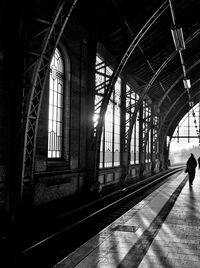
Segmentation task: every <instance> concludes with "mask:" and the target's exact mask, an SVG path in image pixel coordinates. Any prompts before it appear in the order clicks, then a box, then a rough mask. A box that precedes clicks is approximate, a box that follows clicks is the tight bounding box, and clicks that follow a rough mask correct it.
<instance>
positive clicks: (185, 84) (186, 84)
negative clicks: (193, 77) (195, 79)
mask: <svg viewBox="0 0 200 268" xmlns="http://www.w3.org/2000/svg"><path fill="white" fill-rule="evenodd" d="M183 85H184V88H185V89H189V88H191V83H190V79H189V78H188V77H184V78H183Z"/></svg>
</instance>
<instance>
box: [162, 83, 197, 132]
mask: <svg viewBox="0 0 200 268" xmlns="http://www.w3.org/2000/svg"><path fill="white" fill-rule="evenodd" d="M198 82H200V78H199V79H197V80H196V81H195V82H194V83H192V86H194V85H195V84H197V83H198ZM186 93H187V91H183V92H182V93H181V95H179V97H178V98H177V99H176V100H175V102H173V104H172V105H171V106H170V108H169V109H168V111H167V113H166V114H165V115H164V118H163V120H162V122H161V124H160V126H159V130H158V133H159V134H160V132H161V129H162V127H163V125H164V122H165V120H166V118H167V116H168V115H169V113H170V112H171V110H172V109H173V108H174V107H175V105H176V104H177V102H178V101H179V100H180V99H181V97H182V96H183V95H184V94H186ZM175 116H176V115H175Z"/></svg>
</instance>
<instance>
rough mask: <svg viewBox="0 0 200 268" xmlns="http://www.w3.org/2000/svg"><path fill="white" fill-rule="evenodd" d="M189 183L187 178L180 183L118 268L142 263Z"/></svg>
mask: <svg viewBox="0 0 200 268" xmlns="http://www.w3.org/2000/svg"><path fill="white" fill-rule="evenodd" d="M186 182H187V176H186V177H185V179H184V180H183V181H182V182H181V183H180V185H179V186H178V187H177V188H176V190H175V191H174V192H173V194H172V195H171V196H170V198H169V200H168V201H167V202H166V204H165V205H164V206H163V208H162V209H161V210H160V212H159V214H158V215H157V216H156V217H155V219H154V220H153V221H152V223H151V224H150V226H149V228H148V229H146V230H145V231H144V232H143V234H142V235H141V236H140V238H139V239H138V241H137V242H136V243H135V244H134V246H133V247H132V248H131V249H130V250H129V252H128V253H127V255H126V256H125V257H124V259H123V260H122V262H121V263H120V264H119V265H118V266H117V268H130V267H133V268H136V267H138V266H139V264H140V263H141V261H142V259H143V257H144V256H145V254H146V253H147V251H148V249H149V247H150V245H151V243H152V241H153V240H154V238H155V236H156V235H157V233H158V231H159V230H160V228H161V226H162V224H163V222H164V221H165V219H166V218H167V216H168V214H169V212H170V210H171V209H172V207H173V205H174V204H175V202H176V199H177V198H178V196H179V194H180V193H181V190H182V189H183V187H184V185H185V184H186Z"/></svg>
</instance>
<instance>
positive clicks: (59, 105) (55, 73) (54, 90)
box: [48, 49, 64, 158]
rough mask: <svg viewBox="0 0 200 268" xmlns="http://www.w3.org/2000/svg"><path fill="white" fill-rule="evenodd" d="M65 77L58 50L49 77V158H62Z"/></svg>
mask: <svg viewBox="0 0 200 268" xmlns="http://www.w3.org/2000/svg"><path fill="white" fill-rule="evenodd" d="M63 76H64V65H63V60H62V57H61V54H60V52H59V50H58V49H56V50H55V53H54V55H53V58H52V61H51V65H50V76H49V116H48V158H60V157H62V147H63V134H62V133H63V129H62V123H63V81H64V79H63Z"/></svg>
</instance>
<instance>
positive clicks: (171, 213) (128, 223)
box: [54, 169, 200, 268]
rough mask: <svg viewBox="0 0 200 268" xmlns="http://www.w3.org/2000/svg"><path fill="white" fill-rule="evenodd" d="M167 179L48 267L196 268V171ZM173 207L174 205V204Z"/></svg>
mask: <svg viewBox="0 0 200 268" xmlns="http://www.w3.org/2000/svg"><path fill="white" fill-rule="evenodd" d="M196 171H197V172H196V178H195V181H194V183H193V186H192V188H190V187H189V183H188V180H187V177H186V174H185V173H181V174H180V175H178V176H177V178H176V179H171V180H169V181H167V182H166V183H165V184H164V185H162V186H161V187H160V188H159V189H157V190H156V191H155V192H153V193H152V194H150V195H149V196H148V197H147V198H145V199H144V200H143V201H141V202H140V203H139V204H137V205H136V206H134V207H133V208H132V209H131V210H129V211H128V212H127V213H125V214H124V215H123V216H122V217H120V218H119V219H117V220H116V221H115V222H113V224H111V225H110V226H108V227H107V228H105V229H104V230H103V231H102V232H100V233H99V234H98V235H96V236H95V237H93V238H92V239H90V240H89V241H88V242H86V243H85V244H84V245H82V246H81V247H80V248H78V249H77V250H75V251H74V252H72V253H71V254H70V255H69V256H66V258H65V259H63V260H62V261H61V262H60V263H58V264H57V265H56V266H54V268H72V267H76V268H93V267H96V268H114V267H118V268H122V267H124V268H129V267H134V268H135V267H139V268H147V267H148V268H154V267H155V268H161V267H163V268H176V267H187V268H200V169H197V170H196ZM174 202H175V203H174Z"/></svg>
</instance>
